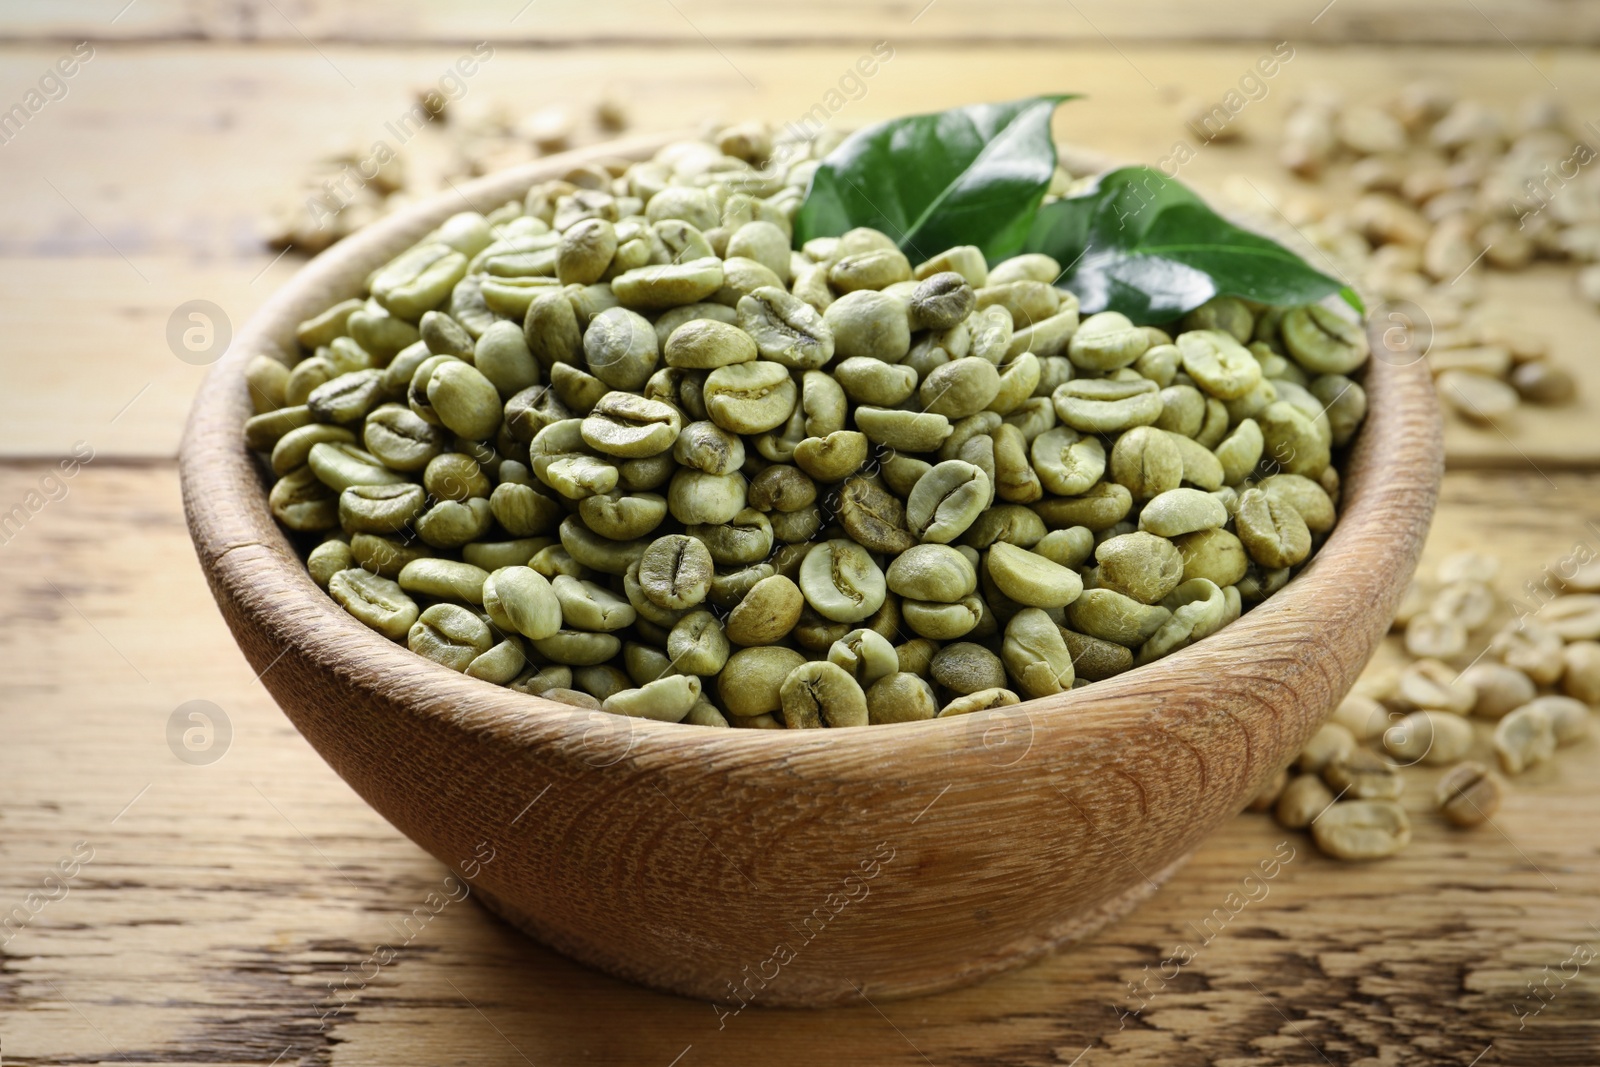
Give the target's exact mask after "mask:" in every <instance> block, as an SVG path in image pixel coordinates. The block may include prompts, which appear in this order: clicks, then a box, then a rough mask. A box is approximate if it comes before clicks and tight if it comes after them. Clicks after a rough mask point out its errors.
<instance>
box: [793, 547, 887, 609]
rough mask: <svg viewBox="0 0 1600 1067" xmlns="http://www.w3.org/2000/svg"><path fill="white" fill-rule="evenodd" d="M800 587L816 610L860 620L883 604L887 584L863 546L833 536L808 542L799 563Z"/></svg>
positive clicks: (807, 600)
mask: <svg viewBox="0 0 1600 1067" xmlns="http://www.w3.org/2000/svg"><path fill="white" fill-rule="evenodd" d="M799 585H800V591H801V592H802V593H803V594H805V598H806V603H808V604H810V605H811V607H812V608H814V609H815V610H816V611H817V613H818V614H820V615H822V616H823V617H824V618H826V619H831V620H833V621H834V622H860V621H861V620H862V619H865V618H867V617H868V616H869V615H871V614H873V613H874V612H876V611H877V610H878V609H879V608H880V607H882V606H883V601H884V597H885V596H887V595H888V586H887V584H886V582H885V579H884V575H883V572H882V571H881V570H879V569H878V565H877V564H876V563H874V562H873V561H872V557H871V556H869V555H868V554H867V550H866V549H864V548H862V547H861V546H860V545H858V544H856V543H855V542H854V541H846V540H843V539H837V540H832V541H824V542H822V543H820V544H816V545H812V546H811V549H810V551H809V552H807V554H806V557H805V561H804V562H803V563H801V565H800V581H799Z"/></svg>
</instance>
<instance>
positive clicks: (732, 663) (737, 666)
mask: <svg viewBox="0 0 1600 1067" xmlns="http://www.w3.org/2000/svg"><path fill="white" fill-rule="evenodd" d="M805 662H806V658H805V657H804V656H802V655H801V654H800V653H798V652H796V651H795V650H794V649H792V648H780V647H777V646H759V647H755V648H744V649H740V650H739V651H738V652H735V653H733V655H731V656H729V657H728V663H727V665H726V666H725V667H723V669H722V673H721V674H720V675H718V676H717V695H718V696H719V697H720V698H721V699H722V706H723V707H724V708H725V709H727V711H728V713H729V714H730V715H735V716H738V717H740V718H751V717H753V716H756V715H765V714H768V713H771V712H775V711H778V710H779V709H780V708H781V707H782V706H783V700H782V697H781V696H780V693H779V691H780V689H781V688H782V686H783V684H784V682H785V681H786V680H787V679H788V677H789V675H790V673H791V672H793V671H794V670H795V669H796V668H798V667H799V666H801V665H802V664H803V663H805ZM841 673H842V672H841ZM846 677H849V676H848V675H846ZM852 681H854V679H852Z"/></svg>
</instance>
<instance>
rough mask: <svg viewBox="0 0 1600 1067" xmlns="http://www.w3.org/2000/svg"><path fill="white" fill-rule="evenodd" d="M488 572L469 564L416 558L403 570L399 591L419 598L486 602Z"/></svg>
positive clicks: (401, 570) (401, 571)
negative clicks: (485, 588) (485, 589)
mask: <svg viewBox="0 0 1600 1067" xmlns="http://www.w3.org/2000/svg"><path fill="white" fill-rule="evenodd" d="M488 578H489V572H488V571H486V570H484V569H483V568H481V567H474V566H473V565H472V564H470V563H458V562H456V561H455V560H449V559H414V560H412V561H411V562H409V563H407V564H406V565H405V566H404V567H402V568H400V577H399V582H400V588H401V589H404V590H405V591H406V592H408V593H412V594H414V595H420V596H430V597H438V598H440V599H444V600H463V601H466V602H467V603H469V604H482V603H483V583H484V582H485V581H487V580H488Z"/></svg>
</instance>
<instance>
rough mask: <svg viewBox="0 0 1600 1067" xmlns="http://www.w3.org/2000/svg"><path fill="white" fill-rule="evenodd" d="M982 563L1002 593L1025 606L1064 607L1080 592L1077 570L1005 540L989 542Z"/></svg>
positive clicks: (1080, 584)
mask: <svg viewBox="0 0 1600 1067" xmlns="http://www.w3.org/2000/svg"><path fill="white" fill-rule="evenodd" d="M984 566H985V569H986V571H987V573H988V575H989V577H990V578H991V579H993V580H994V583H995V585H996V586H998V587H999V589H1000V591H1001V592H1002V593H1004V594H1005V595H1006V596H1008V597H1010V598H1011V599H1012V600H1014V601H1016V602H1017V603H1018V604H1022V605H1025V606H1026V607H1031V608H1061V607H1065V606H1066V605H1068V604H1070V603H1072V602H1073V601H1074V600H1076V599H1077V598H1078V595H1079V594H1080V593H1082V592H1083V579H1082V578H1080V577H1079V576H1078V574H1077V572H1076V571H1072V570H1069V569H1068V568H1066V567H1063V566H1061V564H1059V563H1055V562H1053V561H1051V560H1050V559H1047V558H1046V557H1044V556H1041V555H1039V554H1038V553H1037V552H1030V551H1029V550H1028V549H1025V548H1018V547H1017V546H1016V545H1009V544H1006V543H1005V542H1004V541H1001V542H998V543H996V544H994V545H992V546H990V548H989V551H988V554H987V557H986V558H985V560H984Z"/></svg>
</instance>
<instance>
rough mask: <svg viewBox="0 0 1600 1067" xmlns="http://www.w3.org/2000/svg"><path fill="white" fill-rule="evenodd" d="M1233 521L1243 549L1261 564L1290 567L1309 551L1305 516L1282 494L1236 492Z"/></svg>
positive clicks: (1301, 559) (1254, 490)
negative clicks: (1281, 495) (1236, 503)
mask: <svg viewBox="0 0 1600 1067" xmlns="http://www.w3.org/2000/svg"><path fill="white" fill-rule="evenodd" d="M1234 522H1235V525H1236V527H1237V529H1238V532H1239V540H1240V541H1241V542H1243V543H1244V547H1245V551H1247V552H1249V553H1250V558H1251V559H1253V560H1255V561H1256V562H1257V563H1259V564H1260V565H1261V566H1263V567H1268V568H1277V567H1292V566H1294V565H1295V564H1297V563H1301V562H1303V561H1304V560H1305V558H1306V557H1307V556H1309V555H1310V554H1311V531H1310V529H1309V528H1308V527H1307V526H1306V520H1305V518H1304V517H1303V516H1302V515H1301V514H1300V512H1299V510H1298V509H1296V508H1295V507H1294V505H1293V504H1291V503H1288V502H1287V501H1285V500H1284V499H1282V498H1281V497H1278V496H1273V495H1271V494H1269V493H1267V492H1266V491H1264V490H1261V489H1246V490H1245V491H1244V492H1243V493H1240V494H1239V507H1238V510H1237V511H1236V512H1235V514H1234ZM1215 525H1219V526H1220V525H1221V523H1217V524H1215ZM1184 532H1187V531H1184Z"/></svg>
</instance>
